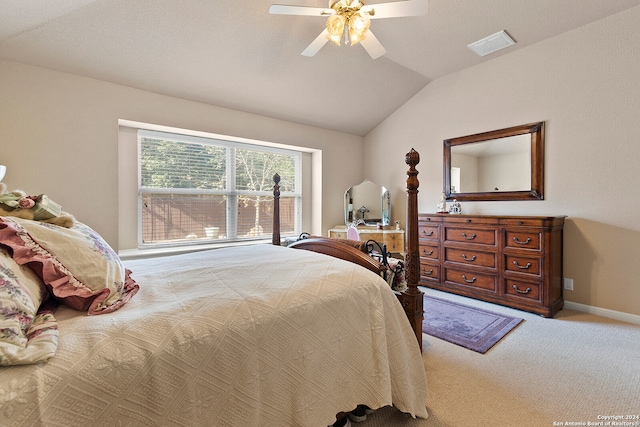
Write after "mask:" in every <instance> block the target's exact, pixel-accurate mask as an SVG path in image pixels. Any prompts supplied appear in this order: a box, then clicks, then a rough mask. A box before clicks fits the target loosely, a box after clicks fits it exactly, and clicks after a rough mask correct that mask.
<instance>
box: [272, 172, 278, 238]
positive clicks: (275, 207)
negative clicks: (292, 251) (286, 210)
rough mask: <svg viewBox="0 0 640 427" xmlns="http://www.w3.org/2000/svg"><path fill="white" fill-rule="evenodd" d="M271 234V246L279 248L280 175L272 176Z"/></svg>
mask: <svg viewBox="0 0 640 427" xmlns="http://www.w3.org/2000/svg"><path fill="white" fill-rule="evenodd" d="M273 183H274V184H273V233H272V235H271V244H273V245H276V246H280V175H278V174H277V173H276V174H275V175H273Z"/></svg>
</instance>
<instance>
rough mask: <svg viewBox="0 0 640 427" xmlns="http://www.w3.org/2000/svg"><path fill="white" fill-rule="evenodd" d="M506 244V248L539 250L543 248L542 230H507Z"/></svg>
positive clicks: (505, 235)
mask: <svg viewBox="0 0 640 427" xmlns="http://www.w3.org/2000/svg"><path fill="white" fill-rule="evenodd" d="M504 246H505V248H514V249H531V250H535V251H539V250H541V249H542V232H540V231H536V230H505V231H504Z"/></svg>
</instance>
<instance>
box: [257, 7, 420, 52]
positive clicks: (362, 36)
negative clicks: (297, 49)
mask: <svg viewBox="0 0 640 427" xmlns="http://www.w3.org/2000/svg"><path fill="white" fill-rule="evenodd" d="M428 7H429V2H428V0H404V1H396V2H388V3H378V4H372V5H368V6H365V4H364V2H363V0H329V7H328V8H321V7H307V6H287V5H281V4H274V5H272V6H271V7H270V8H269V13H271V14H273V15H303V16H319V17H326V18H327V23H326V28H325V29H324V31H322V32H321V33H320V35H319V36H318V37H316V39H315V40H314V41H312V42H311V44H310V45H309V46H307V48H306V49H305V50H304V51H302V55H304V56H313V55H315V54H316V53H318V51H319V50H320V49H321V48H322V47H323V46H324V45H325V43H326V42H327V41H329V40H330V41H332V42H333V43H335V44H336V45H338V46H340V44H341V43H342V41H343V40H344V43H345V44H350V45H352V46H353V45H355V44H358V43H360V44H361V45H362V47H364V49H365V50H366V51H367V53H368V54H369V55H370V56H371V58H373V59H376V58H379V57H381V56H382V55H384V54H385V53H386V52H387V51H386V50H385V48H384V47H383V46H382V44H381V43H380V42H379V41H378V39H377V38H376V36H374V35H373V33H372V32H371V30H370V29H369V25H370V20H371V19H380V18H399V17H403V16H419V15H426V14H427V9H428Z"/></svg>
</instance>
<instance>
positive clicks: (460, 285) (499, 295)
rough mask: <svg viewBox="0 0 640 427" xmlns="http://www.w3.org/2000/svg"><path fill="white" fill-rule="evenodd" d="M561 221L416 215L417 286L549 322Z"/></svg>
mask: <svg viewBox="0 0 640 427" xmlns="http://www.w3.org/2000/svg"><path fill="white" fill-rule="evenodd" d="M564 218H565V217H564V216H558V217H544V216H486V215H448V214H419V215H418V233H419V244H420V248H419V253H420V285H421V286H427V287H429V288H433V289H438V290H441V291H445V292H451V293H455V294H459V295H464V296H468V297H472V298H477V299H480V300H484V301H489V302H493V303H497V304H502V305H505V306H509V307H513V308H517V309H521V310H525V311H530V312H533V313H537V314H540V315H542V316H545V317H553V315H554V314H555V313H556V312H557V311H558V310H560V309H562V306H563V299H562V230H563V227H564Z"/></svg>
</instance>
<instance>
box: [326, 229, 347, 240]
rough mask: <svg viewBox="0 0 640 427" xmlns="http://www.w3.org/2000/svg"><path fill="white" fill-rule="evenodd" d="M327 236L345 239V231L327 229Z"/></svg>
mask: <svg viewBox="0 0 640 427" xmlns="http://www.w3.org/2000/svg"><path fill="white" fill-rule="evenodd" d="M329 237H331V238H332V239H346V238H347V232H346V231H333V230H329Z"/></svg>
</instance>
